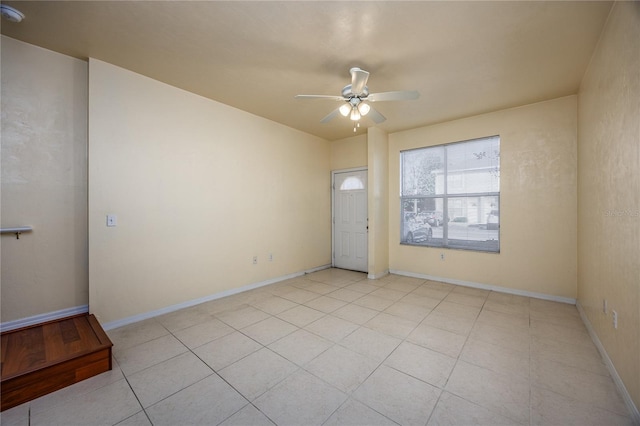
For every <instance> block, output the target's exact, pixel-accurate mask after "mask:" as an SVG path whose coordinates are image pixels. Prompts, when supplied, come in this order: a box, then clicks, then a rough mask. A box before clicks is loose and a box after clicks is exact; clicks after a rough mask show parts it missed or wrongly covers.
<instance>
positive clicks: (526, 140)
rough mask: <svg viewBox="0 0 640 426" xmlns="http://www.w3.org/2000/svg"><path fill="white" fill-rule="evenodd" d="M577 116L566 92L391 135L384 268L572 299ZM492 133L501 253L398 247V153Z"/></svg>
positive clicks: (573, 296)
mask: <svg viewBox="0 0 640 426" xmlns="http://www.w3.org/2000/svg"><path fill="white" fill-rule="evenodd" d="M576 116H577V113H576V97H575V96H569V97H565V98H561V99H556V100H551V101H547V102H541V103H538V104H533V105H528V106H524V107H520V108H513V109H508V110H503V111H498V112H494V113H490V114H485V115H480V116H476V117H471V118H466V119H462V120H456V121H451V122H448V123H444V124H438V125H434V126H429V127H424V128H420V129H415V130H410V131H405V132H399V133H394V134H391V135H389V264H390V269H391V270H395V271H404V272H410V273H414V274H422V275H429V276H434V277H441V278H447V279H450V280H458V281H467V282H472V283H477V284H484V285H493V286H500V287H506V288H509V289H513V290H519V291H526V292H532V293H539V294H545V295H551V296H556V297H562V298H569V299H574V298H575V297H576V268H577V259H576V252H577V249H576V239H577V237H576V206H577V198H576V161H577V160H576V126H577V124H576ZM491 135H500V138H501V145H500V150H501V152H500V168H501V188H500V192H501V199H500V222H501V223H500V226H501V230H500V239H501V242H500V253H499V254H490V253H481V252H469V251H462V250H444V249H439V248H427V247H414V246H404V245H402V246H401V245H400V243H399V242H400V235H399V234H400V217H399V215H400V207H399V202H400V201H399V193H400V189H399V188H400V183H399V173H400V171H399V163H400V160H399V155H400V151H401V150H406V149H410V148H417V147H424V146H430V145H438V144H443V143H448V142H456V141H463V140H468V139H473V138H478V137H482V136H491ZM441 253H444V254H445V260H444V261H442V260H440V254H441Z"/></svg>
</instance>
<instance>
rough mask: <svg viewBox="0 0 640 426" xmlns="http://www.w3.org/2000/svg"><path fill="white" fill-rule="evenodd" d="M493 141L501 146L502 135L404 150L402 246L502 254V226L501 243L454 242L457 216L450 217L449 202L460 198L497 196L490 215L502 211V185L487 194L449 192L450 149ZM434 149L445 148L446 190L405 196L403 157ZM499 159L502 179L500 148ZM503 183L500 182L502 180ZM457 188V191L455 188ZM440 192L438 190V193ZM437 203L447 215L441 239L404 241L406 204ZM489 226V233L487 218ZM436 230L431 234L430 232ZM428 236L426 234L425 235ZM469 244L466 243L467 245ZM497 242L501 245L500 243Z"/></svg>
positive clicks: (401, 209)
mask: <svg viewBox="0 0 640 426" xmlns="http://www.w3.org/2000/svg"><path fill="white" fill-rule="evenodd" d="M493 138H497V139H498V147H500V136H499V135H494V136H487V137H481V138H475V139H469V140H465V141H459V142H451V143H447V144H440V145H433V146H427V147H421V148H415V149H411V150H403V151H400V244H402V245H411V246H423V247H438V248H447V249H458V250H469V251H476V252H478V251H479V252H489V253H500V240H501V238H500V227H499V223H498V225H497V227H498V229H497V232H498V234H497V240H493V239H488V240H486V241H484V242H482V240H478V241H479V243H478V244H475V245H474V244H473V243H472V241H473V240H472V239H468V240H462V239H450V238H449V228H450V226H449V221H451V220H453V219H454V218H453V217H449V213H450V210H449V201H450V200H451V199H456V198H460V199H467V200H469V199H472V198H476V199H478V200H481V199H482V197H494V198H495V200H497V203H495V204H494V203H492V204H491V206H494V207H491V210H490V212H492V211H493V210H497V211H498V212H499V211H500V188H499V186H500V185H499V183H498V191H486V192H465V193H460V192H459V191H457V190H458V189H459V188H455V190H456V191H455V192H454V193H449V187H448V181H449V179H448V174H449V170H448V161H447V148H448V147H451V146H454V145H459V144H465V143H471V142H477V141H481V140H488V139H493ZM430 149H443V153H444V154H443V165H442V167H443V169H442V175H443V179H442V181H443V185H444V188H443V190H442V193H434V194H428V195H422V194H421V195H417V194H406V195H405V194H404V188H403V185H404V182H405V180H404V170H403V164H404V162H403V155H404V153H407V152H415V151H419V150H425V151H426V150H430ZM497 157H498V164H497V174H498V176H499V173H500V148H499V149H498V153H497ZM471 170H473V169H472V168H466V169H458V170H456V172H460V171H462V172H463V173H464V172H468V171H471ZM456 178H459V179H460V181H461V182H464V180H465V176H464V175H460V176H456ZM498 182H499V181H498ZM452 189H453V188H452ZM434 192H437V191H434ZM429 199H432V200H437V199H441V200H442V215H443V223H442V236H441V238H436V239H430V240H427V241H420V242H419V243H416V242H413V241H405V240H404V236H403V234H404V233H405V232H404V231H405V227H406V226H407V224H405V223H404V221H405V220H407V218H406V217H405V216H406V211H405V204H406V203H407V202H413V201H414V200H417V201H419V200H429ZM417 201H416V204H414V205H415V206H417ZM431 204H436V201H433V202H432V203H431ZM485 223H486V224H487V227H486V228H485V229H487V232H488V228H489V227H488V219H486V221H485ZM479 226H481V224H480V223H479ZM432 231H433V230H431V231H429V232H430V233H431V232H432ZM422 234H424V232H423V233H422ZM465 241H466V243H465ZM495 242H497V246H496V243H495Z"/></svg>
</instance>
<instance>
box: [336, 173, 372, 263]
mask: <svg viewBox="0 0 640 426" xmlns="http://www.w3.org/2000/svg"><path fill="white" fill-rule="evenodd" d="M368 225H369V224H368V214H367V171H366V170H355V171H350V172H335V173H334V175H333V266H334V267H336V268H343V269H351V270H353V271H362V272H368V267H369V257H368V238H367V237H368V232H369V229H368V228H369V226H368Z"/></svg>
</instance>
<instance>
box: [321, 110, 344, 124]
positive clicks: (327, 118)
mask: <svg viewBox="0 0 640 426" xmlns="http://www.w3.org/2000/svg"><path fill="white" fill-rule="evenodd" d="M338 114H340V108H336V109H334V110H333V111H331V112H330V113H329V114H327V115H326V116H325V117H324V118H323V119H322V120H320V122H321V123H322V124H324V123H328V122H330V121H331V120H333V119H334V118H335V116H336V115H338Z"/></svg>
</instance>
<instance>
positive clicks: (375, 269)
mask: <svg viewBox="0 0 640 426" xmlns="http://www.w3.org/2000/svg"><path fill="white" fill-rule="evenodd" d="M367 145H368V154H369V155H368V157H369V158H368V167H369V168H368V182H369V198H368V201H369V205H368V209H369V278H379V277H381V276H383V275H385V274H386V273H388V272H389V135H388V134H387V133H386V132H384V131H383V130H381V129H378V128H376V127H370V128H369V129H368V132H367Z"/></svg>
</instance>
